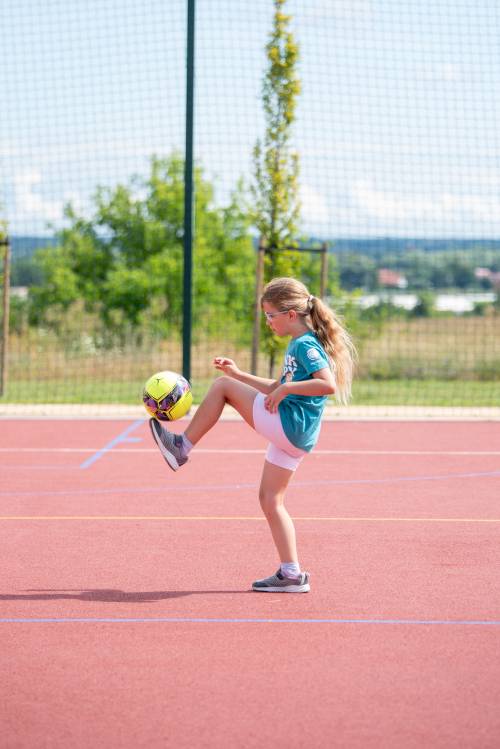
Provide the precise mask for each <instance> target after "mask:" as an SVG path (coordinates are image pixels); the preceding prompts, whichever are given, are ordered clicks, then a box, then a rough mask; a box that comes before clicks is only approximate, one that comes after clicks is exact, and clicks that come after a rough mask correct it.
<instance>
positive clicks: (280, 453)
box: [253, 393, 307, 471]
mask: <svg viewBox="0 0 500 749" xmlns="http://www.w3.org/2000/svg"><path fill="white" fill-rule="evenodd" d="M264 400H265V395H264V394H263V393H257V395H256V396H255V400H254V402H253V423H254V427H255V431H256V432H258V434H261V435H262V436H263V437H266V439H268V440H269V442H270V444H269V445H268V448H267V452H266V460H267V461H268V462H269V463H273V464H274V465H275V466H280V468H286V469H288V470H289V471H295V470H296V468H297V466H298V465H299V463H300V461H301V460H302V458H303V457H304V455H307V453H306V451H305V450H301V449H300V448H299V447H295V445H292V443H291V442H290V440H289V439H288V437H287V436H286V434H285V431H284V429H283V426H282V424H281V418H280V415H279V413H275V414H272V413H271V412H270V411H267V410H266V407H265V406H264Z"/></svg>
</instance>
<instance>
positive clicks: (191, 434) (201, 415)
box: [184, 375, 258, 445]
mask: <svg viewBox="0 0 500 749" xmlns="http://www.w3.org/2000/svg"><path fill="white" fill-rule="evenodd" d="M257 393H258V391H257V390H256V389H255V388H253V387H251V386H250V385H246V384H245V383H243V382H239V381H238V380H233V379H232V378H231V377H226V376H225V375H224V376H223V377H218V378H217V379H216V380H215V381H214V382H213V383H212V386H211V387H210V390H209V391H208V393H207V395H206V396H205V398H204V399H203V401H202V403H201V404H200V405H199V406H198V409H197V411H196V413H195V415H194V416H193V418H192V419H191V421H190V422H189V425H188V427H187V429H186V431H185V432H184V434H185V435H186V437H187V439H188V440H189V441H190V442H191V444H193V445H195V444H196V443H197V442H199V440H200V439H201V438H202V437H203V435H204V434H206V433H207V432H208V431H209V429H211V428H212V427H213V426H214V424H216V423H217V421H218V420H219V418H220V415H221V413H222V410H223V408H224V406H225V404H226V403H229V405H231V406H233V408H235V409H236V410H237V411H238V413H239V414H240V415H241V416H242V417H243V418H244V419H245V421H246V422H247V424H250V426H251V427H252V428H253V402H254V400H255V396H256V395H257Z"/></svg>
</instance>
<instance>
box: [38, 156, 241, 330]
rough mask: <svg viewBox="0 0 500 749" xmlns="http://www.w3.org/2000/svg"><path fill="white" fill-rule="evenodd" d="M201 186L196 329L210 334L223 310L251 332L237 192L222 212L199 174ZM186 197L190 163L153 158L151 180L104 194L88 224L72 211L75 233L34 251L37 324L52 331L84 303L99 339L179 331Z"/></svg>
mask: <svg viewBox="0 0 500 749" xmlns="http://www.w3.org/2000/svg"><path fill="white" fill-rule="evenodd" d="M195 184H196V193H195V194H196V205H195V210H196V224H197V232H196V240H195V247H194V257H195V263H194V267H195V278H194V281H195V283H194V288H195V300H194V301H195V324H196V323H198V326H199V327H200V329H201V328H203V330H204V331H207V330H208V331H212V332H213V328H214V326H215V325H216V324H217V323H216V318H217V316H216V315H214V314H213V313H214V311H216V310H220V311H223V312H224V315H225V319H226V320H227V319H230V320H232V321H234V322H235V323H236V324H238V323H240V324H241V323H242V322H244V323H245V324H246V326H248V322H249V320H250V317H251V305H250V304H249V303H247V304H245V303H244V301H243V300H242V298H241V294H236V291H237V290H238V291H239V290H241V289H242V288H247V289H248V288H250V287H251V284H252V280H253V249H252V243H251V237H250V234H249V224H248V219H247V218H246V217H245V215H244V212H243V211H242V210H241V208H240V207H239V206H240V203H241V201H242V197H241V189H240V188H237V189H236V191H235V193H234V195H233V196H232V199H231V203H230V205H229V206H227V207H225V208H219V207H215V206H214V189H213V186H212V185H211V184H210V183H209V182H208V181H207V180H206V179H205V177H204V175H203V172H202V170H201V168H197V169H196V171H195ZM183 200H184V164H183V160H182V158H181V157H180V156H178V155H176V154H174V155H172V156H170V157H169V158H166V159H160V158H156V157H153V159H152V161H151V172H150V175H149V176H148V178H146V179H144V178H140V177H134V178H132V179H131V180H130V182H129V183H128V184H126V185H118V186H116V187H114V188H100V189H98V190H97V192H96V195H95V196H94V206H95V210H94V214H93V216H92V217H91V218H83V217H81V216H78V215H77V214H76V213H75V211H74V210H73V208H72V207H71V206H68V207H67V209H66V218H67V219H68V222H69V228H67V229H64V230H63V231H61V232H60V234H59V236H58V240H59V242H58V245H57V246H56V247H52V248H46V249H43V250H40V251H39V252H38V254H37V263H38V265H39V267H40V268H41V271H42V274H43V279H44V280H43V283H41V284H39V285H37V286H34V287H32V288H31V289H30V300H31V319H32V321H33V322H37V323H41V322H43V323H45V324H48V323H49V322H51V324H53V325H56V324H57V321H60V320H61V319H62V317H64V316H66V317H67V315H66V313H67V312H68V310H69V309H71V308H72V307H73V306H75V305H77V304H80V306H81V305H83V307H84V310H85V312H86V313H87V314H92V315H93V316H94V317H97V318H98V319H100V320H101V328H100V330H99V331H98V332H99V338H100V340H103V341H105V342H107V343H108V344H109V345H110V344H112V343H113V342H114V341H115V340H117V341H118V342H122V341H125V340H130V338H129V335H130V332H132V333H134V334H135V335H136V337H138V338H141V337H142V336H143V334H144V332H145V331H147V332H151V333H157V334H162V335H166V334H172V335H176V334H177V332H178V331H179V330H180V325H181V321H182V291H181V290H182V267H183V248H182V234H183ZM219 319H220V318H219ZM209 323H210V324H209ZM210 325H211V326H212V327H211V328H210Z"/></svg>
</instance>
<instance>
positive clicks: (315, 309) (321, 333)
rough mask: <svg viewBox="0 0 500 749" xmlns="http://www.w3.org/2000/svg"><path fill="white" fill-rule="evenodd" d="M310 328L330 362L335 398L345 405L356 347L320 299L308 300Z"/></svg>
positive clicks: (311, 298)
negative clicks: (334, 383) (333, 376)
mask: <svg viewBox="0 0 500 749" xmlns="http://www.w3.org/2000/svg"><path fill="white" fill-rule="evenodd" d="M308 306H309V315H310V317H311V325H312V329H313V330H314V332H315V334H316V336H317V338H318V340H319V342H320V343H321V345H322V346H323V348H324V349H325V351H326V353H327V355H328V358H329V359H330V361H331V364H332V369H333V373H334V375H335V382H336V390H335V396H336V398H337V400H338V402H339V403H342V404H343V405H347V403H348V402H349V400H350V397H351V389H352V378H353V370H354V362H355V360H356V348H355V346H354V343H353V341H352V339H351V336H350V335H349V333H348V332H347V330H346V329H345V328H344V327H343V325H342V323H341V321H340V319H339V317H338V316H337V315H336V314H335V312H334V311H333V310H332V309H330V307H328V306H327V305H326V304H325V303H324V302H323V301H322V300H321V299H318V298H317V297H314V296H313V297H309V299H308Z"/></svg>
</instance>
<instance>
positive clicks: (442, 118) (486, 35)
mask: <svg viewBox="0 0 500 749" xmlns="http://www.w3.org/2000/svg"><path fill="white" fill-rule="evenodd" d="M287 8H288V12H289V13H290V15H291V16H292V21H291V26H292V30H293V33H294V36H295V39H296V41H297V42H298V44H299V49H300V61H299V68H298V72H299V76H300V80H301V85H302V92H301V94H300V97H299V100H298V105H297V118H296V121H295V123H294V125H293V137H292V143H293V147H294V149H295V150H296V151H297V153H298V154H299V159H300V195H301V202H302V211H301V218H302V220H301V227H300V228H301V231H303V232H307V233H312V234H314V235H316V236H322V237H325V238H335V237H374V236H379V237H380V236H399V237H430V238H432V237H439V238H440V237H457V238H498V237H499V236H500V126H499V125H500V117H499V115H500V45H499V44H498V39H499V38H500V4H499V3H498V0H475V2H474V3H471V2H470V0H454V1H451V0H449V1H448V2H443V0H432V1H430V0H419V2H417V3H416V2H414V0H411V1H410V0H397V1H396V0H288V3H287ZM272 10H273V4H272V2H271V0H252V3H249V2H247V1H243V0H198V2H197V13H196V40H197V49H196V89H195V91H196V110H195V158H196V160H197V163H198V164H200V165H201V166H202V167H203V169H204V170H205V174H206V176H207V177H208V178H209V179H210V180H212V181H213V183H214V185H215V195H216V200H217V202H218V203H219V204H220V205H223V204H225V203H226V202H227V201H228V200H229V196H230V194H231V191H232V190H233V189H234V187H235V186H236V184H237V182H238V180H239V178H243V179H244V180H245V181H246V183H247V184H248V183H249V181H250V180H251V179H252V173H253V166H252V149H253V146H254V144H255V142H256V140H257V139H258V138H259V137H262V135H263V133H264V128H265V122H264V117H263V112H262V103H261V82H262V76H263V73H264V70H265V64H266V60H265V53H264V47H265V43H266V40H267V35H268V33H269V30H270V27H271V20H272ZM0 27H1V28H2V45H1V50H0V90H1V91H2V99H1V101H2V104H1V109H2V116H1V117H0V217H4V218H5V219H6V220H7V221H8V226H9V232H10V233H11V234H13V235H16V234H17V235H19V234H36V235H42V234H52V233H53V231H54V229H57V228H60V227H61V226H62V225H64V218H63V207H64V205H65V204H66V203H68V202H70V203H72V204H73V206H74V207H75V208H76V209H77V210H78V211H81V212H82V213H84V214H85V215H91V212H92V196H93V195H94V193H95V191H96V188H97V186H99V185H102V186H108V187H111V188H112V187H113V186H115V185H117V184H119V183H127V182H128V181H129V180H130V178H131V177H132V175H136V174H137V175H142V176H147V174H148V168H149V160H150V157H151V155H153V154H156V155H161V156H163V155H168V154H169V153H171V152H172V151H173V150H180V151H182V150H183V147H184V108H185V92H184V87H185V32H186V2H185V0H134V2H132V0H72V1H71V2H70V3H68V2H67V0H44V2H42V1H41V0H3V2H2V3H1V4H0Z"/></svg>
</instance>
